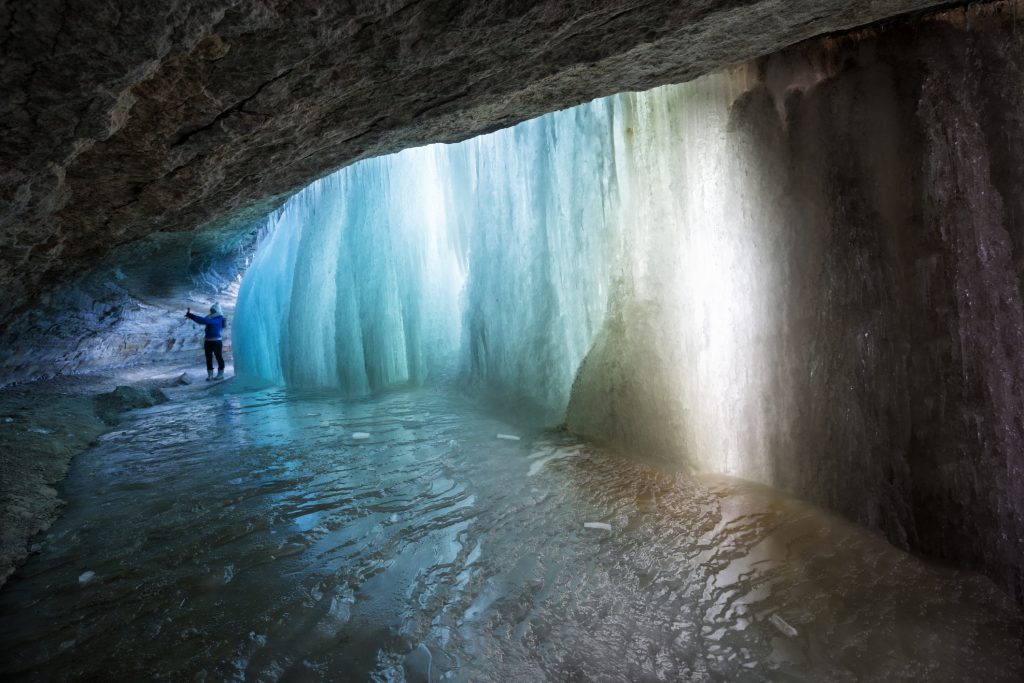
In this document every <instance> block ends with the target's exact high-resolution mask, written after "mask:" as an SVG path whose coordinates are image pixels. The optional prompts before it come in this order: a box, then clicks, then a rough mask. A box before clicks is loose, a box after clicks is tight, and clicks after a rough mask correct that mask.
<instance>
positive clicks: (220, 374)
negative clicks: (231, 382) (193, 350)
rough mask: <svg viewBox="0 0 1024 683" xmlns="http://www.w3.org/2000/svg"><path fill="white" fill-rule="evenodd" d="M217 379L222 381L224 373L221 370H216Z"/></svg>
mask: <svg viewBox="0 0 1024 683" xmlns="http://www.w3.org/2000/svg"><path fill="white" fill-rule="evenodd" d="M217 379H224V371H223V370H218V371H217Z"/></svg>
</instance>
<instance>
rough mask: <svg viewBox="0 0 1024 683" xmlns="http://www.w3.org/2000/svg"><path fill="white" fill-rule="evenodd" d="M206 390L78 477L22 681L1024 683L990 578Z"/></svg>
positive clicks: (366, 414) (514, 455) (714, 496)
mask: <svg viewBox="0 0 1024 683" xmlns="http://www.w3.org/2000/svg"><path fill="white" fill-rule="evenodd" d="M189 391H191V393H192V394H193V396H192V397H190V398H188V399H186V400H179V401H175V402H172V403H170V404H166V405H163V406H158V407H156V408H152V409H149V410H146V411H141V412H139V413H137V414H136V415H134V416H133V417H132V418H131V419H129V420H128V421H126V422H125V423H124V424H123V425H122V431H117V432H115V433H112V434H110V435H108V436H107V437H105V438H104V439H103V441H102V442H101V443H100V444H99V445H98V446H97V447H96V448H94V449H93V450H91V451H89V452H87V453H86V454H84V455H82V456H80V457H78V458H77V459H76V461H75V463H74V465H73V467H72V471H71V474H70V476H69V477H68V479H67V481H66V482H65V484H64V486H63V490H62V494H63V496H64V497H65V498H66V499H67V500H68V501H69V505H68V508H67V513H66V515H65V516H64V518H63V519H62V520H61V521H60V522H59V523H58V524H56V525H55V526H54V527H53V528H52V529H51V530H50V532H49V534H48V536H47V539H46V542H45V544H44V546H43V549H42V551H41V552H40V553H38V554H36V555H34V556H32V557H31V558H30V560H29V562H28V563H27V564H26V565H25V566H23V567H22V568H21V570H20V571H19V572H18V573H17V574H16V575H15V576H14V577H12V579H11V580H10V581H9V583H8V584H7V585H6V586H5V587H4V588H3V590H0V677H2V678H4V679H5V680H7V679H14V680H17V679H21V678H24V679H30V680H31V679H36V680H70V679H88V680H139V679H143V678H153V679H172V680H207V681H214V680H225V679H235V680H243V679H244V680H260V681H262V680H276V679H282V680H299V681H306V680H367V679H376V680H402V679H403V678H406V679H408V680H425V679H426V677H427V676H430V677H431V678H432V679H433V680H445V679H453V680H472V681H490V680H503V681H512V680H516V681H536V680H556V681H568V680H572V681H577V680H596V681H606V680H614V681H627V680H628V681H636V680H666V681H680V680H684V681H685V680H731V681H732V680H735V681H745V680H750V681H761V680H786V681H791V680H793V681H795V680H807V681H854V680H861V681H871V680H875V681H891V680H907V681H911V680H913V681H918V680H930V681H942V680H949V681H962V680H985V681H999V680H1005V681H1019V680H1022V679H1024V662H1022V655H1021V621H1020V615H1019V613H1018V612H1017V611H1016V610H1015V609H1014V608H1013V607H1012V606H1010V604H1009V603H1008V602H1007V600H1006V599H1005V598H1004V597H1003V596H1002V595H1001V594H1000V593H999V592H998V591H997V590H996V589H995V588H994V586H993V585H992V584H991V583H990V582H989V581H987V580H986V579H983V578H980V577H978V576H975V575H972V574H969V573H966V572H956V571H951V570H947V569H940V568H935V567H933V566H930V565H928V564H926V563H924V562H922V561H920V560H917V559H915V558H912V557H911V556H909V555H906V554H904V553H901V552H899V551H897V550H895V549H893V548H892V547H891V546H889V545H888V544H886V543H885V542H883V541H881V540H879V539H878V538H877V537H875V536H873V535H871V534H868V533H866V532H864V531H861V530H859V529H858V528H856V527H853V526H851V525H849V524H846V523H844V522H842V521H840V520H837V519H835V518H834V517H831V516H828V515H826V514H823V513H822V512H820V511H818V510H816V509H815V508H812V507H810V506H808V505H806V504H802V503H799V502H796V501H793V500H790V499H787V498H784V497H782V496H780V495H779V494H778V493H775V492H773V491H771V490H769V489H765V488H762V487H756V486H753V485H749V484H744V483H741V482H736V481H732V480H725V479H700V480H696V479H694V478H692V477H689V476H687V475H685V474H682V473H675V472H671V471H667V470H666V469H664V468H660V467H657V466H653V465H650V464H643V463H640V462H630V461H627V460H625V459H624V458H623V457H622V456H616V455H614V454H610V453H606V452H602V451H601V450H598V449H596V448H594V447H592V446H589V445H586V444H583V443H580V442H578V441H576V440H573V439H572V438H569V437H567V436H565V435H562V434H559V433H552V432H541V431H538V430H536V429H527V428H525V427H523V426H522V425H521V424H516V423H509V422H505V421H502V420H500V419H498V418H496V417H494V416H493V415H491V414H489V413H486V412H484V411H482V409H480V408H479V407H478V406H477V405H475V404H474V403H473V402H470V401H468V400H466V399H464V398H462V397H460V396H459V395H457V394H453V393H445V392H441V391H438V390H418V391H414V392H396V393H391V394H385V395H382V396H377V397H375V398H373V399H365V400H357V401H352V400H342V399H339V398H335V397H330V396H323V395H311V394H300V393H296V392H293V391H286V390H284V389H273V390H245V389H244V388H243V387H241V386H232V384H230V383H229V384H225V385H220V386H217V387H215V388H213V389H210V390H207V389H206V388H196V389H190V390H189ZM359 433H365V434H368V436H367V437H365V438H357V436H361V435H360V434H359ZM498 434H507V435H514V436H518V437H520V440H518V441H516V440H512V439H506V438H498V437H497V435H498ZM588 522H599V523H604V524H608V525H610V526H611V531H607V530H605V529H603V528H586V527H585V526H584V525H585V524H586V523H588ZM88 572H94V573H95V575H94V576H92V575H90V574H88ZM90 577H91V578H90ZM794 631H795V633H794Z"/></svg>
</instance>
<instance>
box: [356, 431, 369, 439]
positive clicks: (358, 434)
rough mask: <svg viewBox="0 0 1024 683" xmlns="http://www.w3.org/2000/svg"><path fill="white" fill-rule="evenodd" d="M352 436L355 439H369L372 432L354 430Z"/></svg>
mask: <svg viewBox="0 0 1024 683" xmlns="http://www.w3.org/2000/svg"><path fill="white" fill-rule="evenodd" d="M352 438H353V439H369V438H370V433H369V432H352Z"/></svg>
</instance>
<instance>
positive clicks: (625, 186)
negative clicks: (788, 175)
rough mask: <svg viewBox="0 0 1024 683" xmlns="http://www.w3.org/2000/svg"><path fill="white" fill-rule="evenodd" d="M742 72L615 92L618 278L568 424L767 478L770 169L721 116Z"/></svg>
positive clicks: (744, 84)
mask: <svg viewBox="0 0 1024 683" xmlns="http://www.w3.org/2000/svg"><path fill="white" fill-rule="evenodd" d="M750 81H751V78H750V76H749V74H748V72H747V70H746V69H735V70H732V71H729V72H723V73H719V74H715V75H712V76H708V77H705V78H702V79H699V80H697V81H695V82H692V83H689V84H686V85H682V86H668V87H663V88H658V89H655V90H652V91H649V92H646V93H636V94H628V95H623V96H620V97H619V98H617V100H616V102H617V112H618V114H619V115H618V117H617V120H618V122H619V127H618V130H617V131H616V133H617V134H616V137H615V141H616V149H615V158H616V165H615V167H616V186H617V188H618V194H619V196H620V197H621V202H620V204H619V206H618V216H619V218H618V220H617V223H618V226H619V239H620V246H619V250H618V262H617V269H618V277H617V278H616V280H615V288H614V291H613V294H612V301H611V304H610V307H609V311H610V314H609V317H608V319H607V321H606V324H605V326H604V328H603V329H602V330H601V332H600V334H599V335H598V337H597V341H596V343H595V345H594V347H593V349H592V350H591V352H590V354H589V356H588V357H587V359H586V361H585V363H584V364H583V367H582V368H581V370H580V372H579V376H578V377H577V379H576V386H575V389H574V392H573V397H572V402H571V404H570V406H569V412H568V422H569V426H570V428H571V429H573V430H574V431H577V432H580V433H583V434H588V435H591V436H594V437H597V438H601V439H607V440H610V441H614V442H617V443H620V444H623V445H625V444H631V445H632V447H633V448H636V449H640V450H644V451H647V452H649V453H650V454H653V455H657V456H662V457H667V458H673V459H682V460H685V461H688V462H689V463H691V464H693V465H695V466H697V467H699V468H702V469H710V470H715V471H724V472H729V473H732V474H740V475H744V476H748V477H751V478H754V479H761V480H768V479H770V477H769V475H768V472H767V468H768V465H767V463H766V462H765V459H766V453H765V450H764V449H763V448H761V447H760V446H761V444H759V443H758V441H759V439H760V438H762V437H763V436H764V435H765V434H766V433H767V432H768V431H769V430H772V429H775V428H776V427H777V425H776V424H771V423H772V422H773V421H774V417H773V415H772V413H773V412H774V410H775V409H776V408H778V407H779V401H784V400H785V399H784V397H783V396H779V395H776V394H777V388H778V387H777V386H775V384H774V382H773V358H772V351H773V349H772V345H773V340H774V338H775V336H776V333H777V329H776V328H777V326H778V324H779V321H778V319H777V318H776V316H777V314H778V312H779V311H778V307H779V306H780V301H779V297H780V295H781V292H782V291H783V288H782V287H781V282H780V280H781V279H782V278H783V277H784V273H783V272H782V268H781V267H780V266H781V265H782V263H783V262H784V259H777V258H776V255H777V253H778V252H779V250H780V249H782V248H784V245H783V244H782V243H780V242H779V240H778V234H777V233H778V231H777V229H776V226H777V225H778V224H779V222H780V217H779V216H778V202H775V201H774V197H773V195H774V194H776V193H777V192H778V189H777V188H776V187H775V185H774V183H775V181H776V178H773V177H772V176H771V174H765V173H764V169H763V168H762V167H761V165H760V164H758V163H755V162H756V160H754V159H752V158H751V153H752V149H751V147H750V145H749V144H748V141H747V140H746V139H745V136H744V135H743V134H742V132H741V131H736V130H733V129H732V128H731V124H730V111H731V107H732V105H733V103H734V101H735V100H736V98H737V97H739V96H740V95H741V94H742V93H743V92H744V91H745V90H746V89H747V88H748V87H749V85H750ZM772 406H774V407H772Z"/></svg>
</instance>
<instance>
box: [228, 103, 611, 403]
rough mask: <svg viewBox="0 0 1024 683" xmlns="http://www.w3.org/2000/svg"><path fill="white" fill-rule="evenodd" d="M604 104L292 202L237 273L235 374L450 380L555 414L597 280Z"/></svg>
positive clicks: (606, 225)
mask: <svg viewBox="0 0 1024 683" xmlns="http://www.w3.org/2000/svg"><path fill="white" fill-rule="evenodd" d="M613 107H614V103H613V102H612V101H603V102H596V103H593V104H591V105H588V106H586V107H581V108H577V109H573V110H569V111H565V112H559V113H556V114H552V115H549V116H545V117H542V118H540V119H537V120H534V121H529V122H527V123H524V124H521V125H519V126H517V127H515V128H512V129H509V130H504V131H500V132H497V133H494V134H491V135H488V136H484V137H481V138H477V139H474V140H470V141H468V142H465V143H462V144H458V145H450V146H442V145H434V146H430V147H424V148H419V149H412V150H407V151H405V152H402V153H400V154H396V155H393V156H389V157H384V158H379V159H373V160H370V161H364V162H361V163H358V164H355V165H353V166H350V167H348V168H345V169H343V170H341V171H339V172H338V173H336V174H334V175H332V176H330V177H328V178H325V179H323V180H321V181H319V182H317V183H314V184H313V185H312V186H310V187H309V188H307V189H306V190H304V191H302V192H300V193H299V194H298V195H296V196H295V197H294V198H293V199H291V200H290V201H289V202H288V203H287V204H286V205H285V206H284V207H283V208H282V209H281V210H280V211H279V212H278V213H277V214H276V215H275V216H274V217H272V229H271V233H270V235H269V237H268V238H267V240H266V241H265V242H264V244H263V245H262V246H261V248H260V249H259V251H258V253H257V254H256V256H255V258H254V261H253V263H252V265H251V267H250V269H249V271H248V273H247V275H246V277H245V279H244V281H243V284H242V288H241V291H240V294H239V302H238V312H237V321H236V322H235V325H234V337H233V339H234V344H235V356H236V364H237V366H238V367H239V369H240V370H241V371H243V372H247V373H250V374H254V375H257V376H260V377H263V378H266V379H269V380H272V381H277V382H286V383H289V384H294V385H303V386H327V387H339V388H341V389H342V390H344V391H346V392H349V393H352V394H363V393H366V392H368V391H372V390H376V389H381V388H385V387H389V386H395V385H400V384H404V383H410V382H411V383H422V382H424V381H428V380H430V379H431V378H434V379H436V378H447V377H456V376H457V377H461V378H462V379H463V380H464V381H468V382H470V383H472V384H474V385H476V386H478V387H483V388H486V389H488V390H491V391H494V392H495V393H498V394H500V395H502V396H504V397H506V398H511V399H514V400H517V401H521V402H523V403H526V404H531V405H533V406H536V407H540V408H542V409H543V410H545V411H548V412H550V414H552V415H555V416H557V417H558V419H560V417H561V414H562V413H563V412H564V409H565V405H566V403H567V401H568V398H569V390H570V387H571V385H572V381H573V377H574V375H575V373H576V370H577V368H578V367H579V364H580V362H581V361H582V359H583V357H584V355H585V354H586V353H587V351H588V349H589V348H590V344H591V342H592V339H593V336H594V334H595V332H596V331H597V329H598V328H599V327H600V325H601V323H602V321H603V319H604V313H605V308H606V302H607V289H608V287H607V283H608V280H609V273H610V272H611V268H610V262H609V258H610V255H611V253H612V252H611V249H610V246H611V244H612V242H613V240H614V219H615V205H616V203H615V197H616V193H615V188H614V154H613V152H612V117H613V113H612V110H613Z"/></svg>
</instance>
